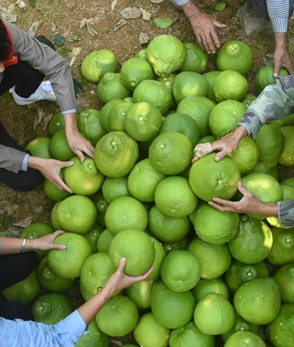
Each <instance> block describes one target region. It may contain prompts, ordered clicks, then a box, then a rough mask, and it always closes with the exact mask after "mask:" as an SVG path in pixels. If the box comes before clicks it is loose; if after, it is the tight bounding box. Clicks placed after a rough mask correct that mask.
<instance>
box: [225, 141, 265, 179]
mask: <svg viewBox="0 0 294 347" xmlns="http://www.w3.org/2000/svg"><path fill="white" fill-rule="evenodd" d="M259 154H260V152H259V148H258V146H257V144H256V142H255V141H254V140H253V139H252V138H251V137H249V136H248V137H243V138H242V139H241V141H240V142H239V144H238V147H237V148H236V149H235V150H234V151H233V152H232V153H231V154H230V157H231V158H232V159H233V160H234V163H235V164H236V165H237V167H238V169H239V170H240V173H241V175H243V174H245V173H247V172H249V171H250V170H253V169H254V168H255V166H256V164H257V162H258V158H259Z"/></svg>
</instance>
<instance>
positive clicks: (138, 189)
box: [127, 158, 165, 202]
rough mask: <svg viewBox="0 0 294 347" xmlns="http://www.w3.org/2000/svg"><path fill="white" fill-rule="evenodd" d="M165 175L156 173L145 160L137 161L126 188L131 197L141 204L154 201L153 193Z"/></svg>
mask: <svg viewBox="0 0 294 347" xmlns="http://www.w3.org/2000/svg"><path fill="white" fill-rule="evenodd" d="M164 177H165V175H163V174H161V173H160V172H158V171H156V170H155V169H154V168H153V166H152V165H151V163H150V159H148V158H146V159H144V160H141V161H139V162H138V163H137V164H136V165H135V166H134V167H133V168H132V170H131V172H130V174H129V176H128V179H127V186H128V190H129V192H130V193H131V195H132V196H133V197H134V198H136V199H138V200H139V201H142V202H152V201H154V192H155V189H156V187H157V185H158V183H159V182H160V181H161V180H162V179H163V178H164Z"/></svg>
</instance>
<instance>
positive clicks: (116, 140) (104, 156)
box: [94, 131, 139, 177]
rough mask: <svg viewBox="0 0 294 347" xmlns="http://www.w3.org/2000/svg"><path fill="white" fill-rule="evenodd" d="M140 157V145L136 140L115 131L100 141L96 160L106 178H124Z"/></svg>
mask: <svg viewBox="0 0 294 347" xmlns="http://www.w3.org/2000/svg"><path fill="white" fill-rule="evenodd" d="M138 155H139V149H138V144H137V142H136V141H135V140H134V139H132V138H131V137H130V136H129V135H128V134H126V133H124V132H121V131H113V132H110V133H108V134H106V135H105V136H103V137H102V138H101V139H100V140H99V141H98V143H97V145H96V147H95V152H94V160H95V163H96V165H97V167H98V169H99V170H100V171H101V172H102V173H103V174H104V175H105V176H108V177H123V176H126V175H127V174H128V173H129V172H130V171H131V169H132V168H133V166H134V165H135V163H136V161H137V158H138Z"/></svg>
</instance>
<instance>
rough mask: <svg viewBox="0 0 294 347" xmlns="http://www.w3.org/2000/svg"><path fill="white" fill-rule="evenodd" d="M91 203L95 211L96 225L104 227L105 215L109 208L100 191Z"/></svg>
mask: <svg viewBox="0 0 294 347" xmlns="http://www.w3.org/2000/svg"><path fill="white" fill-rule="evenodd" d="M93 202H94V204H95V206H96V209H97V223H98V224H99V225H101V226H103V227H105V213H106V210H107V208H108V206H109V204H108V202H107V201H106V200H105V199H104V196H103V194H102V192H101V191H98V193H97V194H96V195H95V196H94V198H93Z"/></svg>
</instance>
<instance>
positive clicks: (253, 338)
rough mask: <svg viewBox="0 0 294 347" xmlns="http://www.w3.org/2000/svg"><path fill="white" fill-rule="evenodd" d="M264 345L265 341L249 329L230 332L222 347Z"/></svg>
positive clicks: (255, 346)
mask: <svg viewBox="0 0 294 347" xmlns="http://www.w3.org/2000/svg"><path fill="white" fill-rule="evenodd" d="M243 346H244V347H266V344H265V342H264V341H263V340H262V339H261V338H260V337H259V336H258V335H256V334H254V333H252V332H250V331H238V332H236V333H234V334H232V335H231V336H230V337H229V338H228V340H227V341H226V343H225V345H224V347H243Z"/></svg>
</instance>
